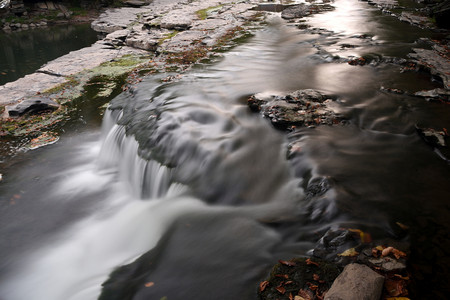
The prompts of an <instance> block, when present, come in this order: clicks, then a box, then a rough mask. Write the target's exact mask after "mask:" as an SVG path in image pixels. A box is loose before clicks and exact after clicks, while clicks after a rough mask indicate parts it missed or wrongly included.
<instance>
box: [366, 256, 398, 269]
mask: <svg viewBox="0 0 450 300" xmlns="http://www.w3.org/2000/svg"><path fill="white" fill-rule="evenodd" d="M368 262H369V263H370V264H371V265H373V266H375V267H378V268H380V269H381V270H383V271H385V272H391V271H402V270H405V269H406V264H405V261H404V260H397V259H394V258H392V257H380V258H370V259H369V260H368Z"/></svg>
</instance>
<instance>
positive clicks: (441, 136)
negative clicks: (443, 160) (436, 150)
mask: <svg viewBox="0 0 450 300" xmlns="http://www.w3.org/2000/svg"><path fill="white" fill-rule="evenodd" d="M416 130H417V132H418V133H419V135H420V137H422V139H423V140H424V141H425V142H426V143H427V144H429V145H431V146H433V147H447V143H446V142H445V139H446V137H447V135H446V133H445V132H444V131H438V130H435V129H433V128H420V127H418V126H417V125H416Z"/></svg>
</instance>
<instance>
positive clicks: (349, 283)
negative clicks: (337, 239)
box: [325, 264, 384, 300]
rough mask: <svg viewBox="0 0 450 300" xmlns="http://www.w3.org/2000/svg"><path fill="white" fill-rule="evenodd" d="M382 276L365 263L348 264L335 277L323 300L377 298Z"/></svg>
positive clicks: (364, 299) (382, 279)
mask: <svg viewBox="0 0 450 300" xmlns="http://www.w3.org/2000/svg"><path fill="white" fill-rule="evenodd" d="M383 283H384V277H383V276H381V275H379V274H377V273H376V272H375V271H373V270H372V269H370V268H369V267H367V266H365V265H360V264H350V265H347V266H346V267H345V268H344V271H343V272H342V273H341V274H340V275H339V276H338V277H337V278H336V280H335V281H334V282H333V285H332V286H331V288H330V290H329V291H328V292H327V293H326V295H325V300H379V299H380V297H381V293H382V290H383Z"/></svg>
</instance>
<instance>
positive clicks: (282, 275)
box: [275, 274, 289, 279]
mask: <svg viewBox="0 0 450 300" xmlns="http://www.w3.org/2000/svg"><path fill="white" fill-rule="evenodd" d="M275 277H280V278H284V279H288V278H289V276H288V275H287V274H277V275H275Z"/></svg>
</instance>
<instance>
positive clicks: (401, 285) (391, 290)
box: [384, 279, 408, 297]
mask: <svg viewBox="0 0 450 300" xmlns="http://www.w3.org/2000/svg"><path fill="white" fill-rule="evenodd" d="M384 287H385V289H386V291H387V292H388V294H389V296H393V297H398V296H406V295H407V294H408V291H407V290H406V283H405V281H403V280H392V279H388V280H386V281H385V282H384Z"/></svg>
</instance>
